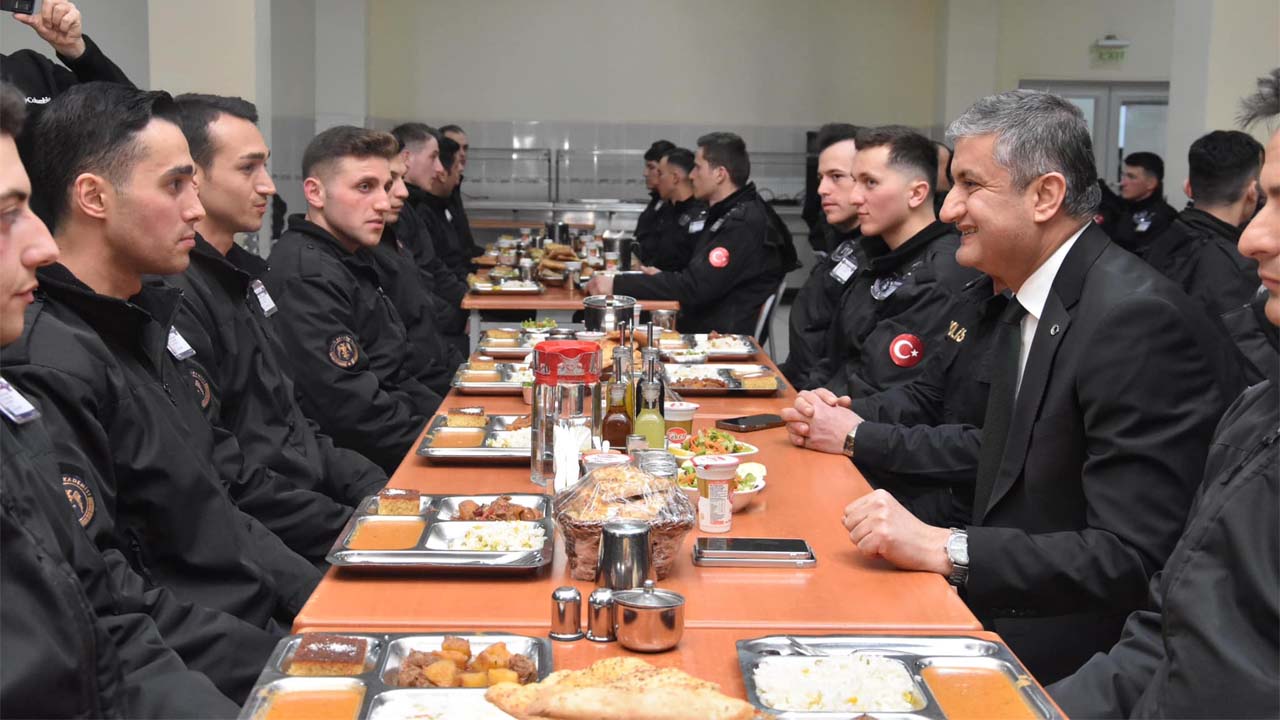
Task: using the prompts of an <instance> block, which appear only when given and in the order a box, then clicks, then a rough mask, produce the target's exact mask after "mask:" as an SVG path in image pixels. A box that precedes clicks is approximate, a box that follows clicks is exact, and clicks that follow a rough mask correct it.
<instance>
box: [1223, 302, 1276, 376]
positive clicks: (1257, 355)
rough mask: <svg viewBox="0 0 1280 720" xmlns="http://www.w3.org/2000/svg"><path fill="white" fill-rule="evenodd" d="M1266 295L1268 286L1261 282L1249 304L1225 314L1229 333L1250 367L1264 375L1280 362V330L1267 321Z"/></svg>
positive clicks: (1255, 372) (1225, 323) (1271, 371)
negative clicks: (1278, 355) (1278, 356)
mask: <svg viewBox="0 0 1280 720" xmlns="http://www.w3.org/2000/svg"><path fill="white" fill-rule="evenodd" d="M1267 297H1268V295H1267V289H1266V288H1265V287H1263V286H1261V285H1259V286H1258V290H1257V292H1255V293H1254V294H1253V299H1251V300H1250V301H1249V304H1248V305H1243V306H1241V307H1238V308H1236V309H1235V310H1232V311H1230V312H1227V313H1225V314H1224V315H1223V316H1222V323H1223V325H1225V326H1226V328H1227V333H1228V334H1230V335H1231V339H1232V340H1233V341H1234V342H1235V344H1236V347H1237V348H1239V349H1240V354H1241V355H1243V356H1244V358H1245V361H1246V362H1247V363H1248V365H1249V366H1250V368H1251V370H1250V371H1249V372H1252V373H1253V374H1255V375H1258V376H1261V377H1269V376H1271V375H1272V374H1273V373H1274V372H1275V371H1276V365H1277V363H1280V360H1277V358H1276V355H1277V353H1280V332H1278V331H1277V328H1276V326H1275V325H1272V324H1271V321H1270V320H1267V310H1266V308H1267ZM1249 372H1246V376H1248V375H1249Z"/></svg>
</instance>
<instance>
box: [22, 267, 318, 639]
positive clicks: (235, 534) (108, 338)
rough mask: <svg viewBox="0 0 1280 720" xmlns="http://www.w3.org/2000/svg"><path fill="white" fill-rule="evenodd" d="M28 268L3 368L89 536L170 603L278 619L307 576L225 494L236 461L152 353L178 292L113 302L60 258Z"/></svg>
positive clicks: (307, 568)
mask: <svg viewBox="0 0 1280 720" xmlns="http://www.w3.org/2000/svg"><path fill="white" fill-rule="evenodd" d="M38 275H39V278H40V291H39V293H38V295H37V299H36V302H35V303H33V304H32V305H31V307H30V308H28V310H27V313H26V327H25V330H24V332H23V335H22V337H21V338H20V339H19V340H18V341H16V342H14V343H12V344H10V345H9V346H7V347H5V350H4V354H3V357H2V360H3V365H4V368H5V377H6V378H7V379H8V380H9V381H10V382H12V383H13V384H14V385H15V386H17V387H19V388H21V389H22V391H23V392H24V393H26V394H28V395H29V396H31V397H32V398H33V401H35V402H38V403H39V404H40V405H41V407H42V408H43V411H44V421H45V427H46V428H47V429H48V431H49V435H50V437H52V438H53V440H54V451H55V453H56V456H57V460H58V469H59V471H60V472H61V473H62V481H63V485H64V489H66V490H67V494H68V499H70V500H72V502H73V504H75V505H77V508H78V516H79V518H80V523H81V525H83V526H84V527H85V529H86V530H87V531H88V533H89V536H90V537H91V538H92V539H93V540H94V542H95V543H96V544H97V545H98V547H99V548H100V549H101V550H103V551H104V552H106V551H109V550H113V549H114V550H118V551H120V552H121V553H123V554H124V555H125V557H126V558H127V559H128V560H129V563H130V564H131V565H132V566H133V567H134V569H135V570H137V572H138V573H139V574H141V575H142V576H143V577H144V578H146V579H147V580H148V581H150V582H153V583H155V584H157V585H161V586H164V587H167V588H169V589H170V590H172V591H173V593H174V594H175V595H176V596H178V598H179V599H181V600H184V601H186V602H190V603H194V604H197V605H203V606H205V607H209V608H213V609H215V610H221V611H223V612H226V613H230V614H232V615H235V616H236V617H239V618H241V619H244V620H246V621H248V622H251V623H253V624H254V625H258V626H260V627H268V628H271V627H274V625H273V624H272V622H271V620H272V618H273V617H275V618H278V619H281V620H285V621H287V620H289V619H291V618H292V616H293V614H294V613H296V612H297V611H298V609H299V608H300V607H301V606H302V604H303V603H304V602H305V601H306V599H307V597H308V596H309V595H310V594H311V590H312V589H314V587H315V585H316V583H318V582H319V580H320V573H319V572H318V571H317V570H316V569H315V567H314V566H313V565H312V564H311V563H309V562H307V561H306V560H305V559H303V558H302V557H300V556H299V555H297V554H296V553H294V552H293V551H292V550H290V549H289V548H287V547H286V546H285V545H284V543H283V542H282V541H281V540H280V538H278V537H277V536H276V535H274V534H272V533H271V532H270V531H269V530H267V529H266V528H265V527H263V525H262V523H260V522H259V521H258V520H256V519H254V518H252V517H250V516H249V515H248V514H246V513H245V512H243V511H241V510H240V509H239V508H237V506H236V505H235V503H234V502H233V500H232V497H233V496H234V495H236V494H237V493H238V492H240V490H239V489H238V488H236V487H235V486H236V485H239V484H241V478H240V475H239V471H240V470H241V468H238V467H231V466H230V460H229V459H228V458H227V457H225V456H222V455H220V454H219V451H218V450H217V449H216V448H215V445H218V444H219V441H218V440H217V439H216V438H215V434H214V429H213V427H212V426H211V425H210V424H209V422H208V421H207V420H206V419H205V417H204V415H203V414H201V411H200V401H199V399H198V397H197V395H196V393H195V391H194V388H193V387H192V383H191V376H190V375H189V374H188V373H187V372H186V371H184V370H182V369H180V368H179V367H178V365H177V363H175V362H174V360H173V357H172V356H171V354H170V351H169V350H167V349H166V344H167V342H168V338H169V337H170V335H169V330H170V328H171V327H172V323H173V317H174V315H175V314H176V313H177V309H178V303H179V302H180V297H179V296H180V293H179V291H178V290H176V289H174V288H171V287H168V286H166V285H164V284H163V283H146V284H144V285H143V287H142V290H141V292H139V293H138V294H137V295H135V296H133V297H132V298H130V300H129V301H124V300H118V299H116V298H111V297H107V296H104V295H99V294H97V293H95V292H93V290H91V289H90V288H89V287H88V286H86V285H84V284H83V283H81V282H80V281H79V280H78V279H77V278H76V277H75V276H74V275H72V274H71V272H70V271H69V270H67V268H65V267H64V266H62V265H58V264H55V265H52V266H49V267H45V268H41V269H40V270H39V271H38ZM249 491H250V492H253V491H256V488H252V489H249Z"/></svg>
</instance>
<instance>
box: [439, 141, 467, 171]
mask: <svg viewBox="0 0 1280 720" xmlns="http://www.w3.org/2000/svg"><path fill="white" fill-rule="evenodd" d="M461 151H462V146H461V145H459V144H458V141H457V140H454V139H453V138H450V137H444V136H443V135H442V136H441V137H440V164H441V165H443V166H444V169H445V170H452V169H453V163H454V162H455V161H456V160H457V159H458V153H459V152H461Z"/></svg>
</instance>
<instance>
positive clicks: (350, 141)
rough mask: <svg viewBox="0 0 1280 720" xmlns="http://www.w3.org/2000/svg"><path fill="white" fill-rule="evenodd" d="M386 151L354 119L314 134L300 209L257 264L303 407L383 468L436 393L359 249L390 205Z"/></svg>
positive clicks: (384, 140)
mask: <svg viewBox="0 0 1280 720" xmlns="http://www.w3.org/2000/svg"><path fill="white" fill-rule="evenodd" d="M396 153H397V143H396V139H395V138H394V137H392V136H391V135H389V134H387V133H382V132H375V131H373V130H366V129H364V128H357V127H351V126H348V125H343V126H338V127H335V128H330V129H328V130H325V131H324V132H322V133H320V134H319V135H317V136H315V138H313V139H312V140H311V143H310V144H308V145H307V149H306V152H304V153H303V156H302V174H303V176H304V177H305V178H306V180H305V181H304V182H303V194H304V195H305V196H306V199H307V214H306V215H305V216H302V215H294V216H292V217H290V218H289V229H288V231H286V232H285V234H284V235H283V236H281V238H280V241H279V242H278V243H276V246H275V248H274V249H273V250H272V253H271V267H270V269H269V270H268V271H267V274H266V275H265V276H264V281H265V282H266V286H267V289H268V290H269V291H270V293H271V297H272V298H274V300H275V303H276V305H277V306H278V307H279V318H280V322H279V323H277V330H278V331H277V333H276V337H277V338H278V340H279V343H280V349H281V357H283V358H287V362H288V363H289V369H290V370H291V372H292V375H293V378H294V381H295V382H296V383H297V384H298V393H299V396H300V404H301V405H302V409H303V411H304V412H305V413H306V414H307V416H308V417H310V418H312V419H314V420H315V421H316V422H317V423H319V424H320V429H321V430H322V431H323V432H325V433H326V434H328V435H329V436H330V437H332V438H333V439H334V442H336V443H338V445H340V446H342V447H347V448H351V449H352V450H355V451H357V452H359V453H361V454H363V455H364V456H365V457H367V458H369V459H370V460H372V461H374V462H375V463H377V464H378V465H379V466H380V467H382V469H383V470H384V471H386V473H387V474H388V475H390V474H391V473H392V472H394V471H395V469H396V467H397V466H399V464H400V461H401V460H402V459H404V456H405V453H407V452H408V451H409V449H410V447H412V445H413V443H414V442H415V441H416V440H417V439H418V434H419V433H420V432H422V428H423V426H424V425H425V424H426V421H427V419H428V418H430V417H431V415H432V414H434V413H435V411H436V408H437V407H439V405H440V400H441V398H440V395H438V394H436V393H435V392H433V391H432V390H431V389H430V388H429V387H428V386H427V385H426V384H425V382H424V380H423V378H420V377H418V376H417V374H415V372H414V369H415V366H414V365H413V364H412V362H411V358H412V356H413V354H414V350H413V346H412V344H410V342H409V335H408V331H407V330H406V328H405V326H404V323H403V322H402V321H401V320H400V315H399V314H398V313H397V312H396V310H395V308H394V307H393V305H392V303H391V300H390V298H388V297H387V296H386V294H384V293H383V290H382V288H381V287H380V285H379V280H380V278H379V275H378V270H377V267H376V265H375V264H374V258H373V256H372V253H371V250H372V248H374V247H376V246H377V245H378V243H379V242H380V241H381V240H382V233H383V230H384V229H385V228H386V224H387V214H388V213H390V212H391V199H390V196H389V194H388V193H389V192H390V190H391V189H392V187H393V185H392V178H391V164H390V161H391V158H393V157H395V155H396Z"/></svg>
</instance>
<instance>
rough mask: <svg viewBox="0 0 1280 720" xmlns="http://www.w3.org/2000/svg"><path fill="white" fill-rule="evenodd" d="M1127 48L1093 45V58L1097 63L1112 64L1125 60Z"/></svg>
mask: <svg viewBox="0 0 1280 720" xmlns="http://www.w3.org/2000/svg"><path fill="white" fill-rule="evenodd" d="M1124 53H1125V48H1113V47H1101V46H1098V45H1094V46H1093V60H1094V62H1097V63H1104V64H1112V63H1119V62H1123V61H1124Z"/></svg>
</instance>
